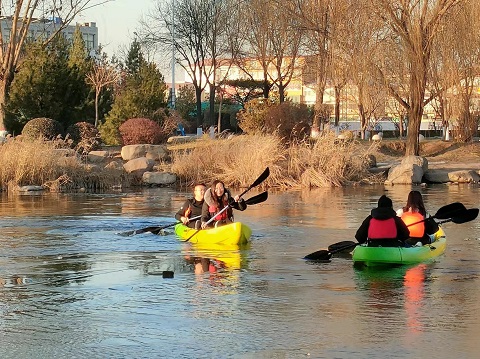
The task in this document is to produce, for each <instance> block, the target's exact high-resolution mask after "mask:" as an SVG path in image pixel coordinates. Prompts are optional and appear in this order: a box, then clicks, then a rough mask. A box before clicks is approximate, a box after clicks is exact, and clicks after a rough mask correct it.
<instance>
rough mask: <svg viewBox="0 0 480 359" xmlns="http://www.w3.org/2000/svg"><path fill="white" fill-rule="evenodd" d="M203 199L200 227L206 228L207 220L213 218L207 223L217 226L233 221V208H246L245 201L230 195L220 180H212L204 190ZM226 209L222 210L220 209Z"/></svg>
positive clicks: (241, 209)
mask: <svg viewBox="0 0 480 359" xmlns="http://www.w3.org/2000/svg"><path fill="white" fill-rule="evenodd" d="M204 198H205V201H204V202H203V208H202V228H206V227H207V226H208V225H207V222H208V221H209V220H210V219H212V218H215V220H214V221H212V222H211V223H210V224H209V225H210V226H212V227H213V226H215V227H216V226H219V225H223V224H227V223H232V222H233V210H232V209H233V208H234V209H238V210H240V211H244V210H245V209H246V208H247V204H246V203H245V201H244V200H243V199H241V198H239V196H238V195H237V196H235V197H232V194H231V193H230V191H229V190H228V189H227V188H225V184H224V183H223V182H222V181H219V180H215V181H213V183H212V185H211V186H210V188H208V189H207V190H206V191H205V197H204ZM227 206H228V209H227V210H225V211H223V212H222V209H224V208H225V207H227Z"/></svg>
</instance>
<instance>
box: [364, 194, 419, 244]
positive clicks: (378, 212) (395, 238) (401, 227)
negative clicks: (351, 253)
mask: <svg viewBox="0 0 480 359" xmlns="http://www.w3.org/2000/svg"><path fill="white" fill-rule="evenodd" d="M409 236H410V231H409V229H408V227H407V226H406V225H405V223H404V222H403V221H402V219H401V218H400V217H398V216H397V213H396V212H395V210H394V209H393V203H392V200H391V199H390V198H388V197H387V196H385V195H382V196H381V197H380V198H379V199H378V206H377V208H374V209H372V211H371V213H370V215H369V216H368V217H367V218H365V220H364V221H363V222H362V224H361V225H360V228H358V230H357V233H356V234H355V238H356V239H357V241H358V243H367V244H368V246H369V247H404V246H405V241H406V240H407V239H408V238H409Z"/></svg>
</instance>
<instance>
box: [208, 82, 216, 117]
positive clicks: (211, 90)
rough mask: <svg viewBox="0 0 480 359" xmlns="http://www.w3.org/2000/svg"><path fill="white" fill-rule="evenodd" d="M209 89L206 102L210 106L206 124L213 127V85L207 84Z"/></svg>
mask: <svg viewBox="0 0 480 359" xmlns="http://www.w3.org/2000/svg"><path fill="white" fill-rule="evenodd" d="M209 87H210V98H209V99H208V102H209V104H210V109H209V115H208V117H209V118H208V123H209V124H210V125H212V126H215V85H214V84H209Z"/></svg>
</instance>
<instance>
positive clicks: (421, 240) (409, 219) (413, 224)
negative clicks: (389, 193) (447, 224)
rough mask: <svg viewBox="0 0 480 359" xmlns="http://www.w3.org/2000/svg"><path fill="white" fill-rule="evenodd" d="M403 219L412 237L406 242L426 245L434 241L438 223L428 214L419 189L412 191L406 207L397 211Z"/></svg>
mask: <svg viewBox="0 0 480 359" xmlns="http://www.w3.org/2000/svg"><path fill="white" fill-rule="evenodd" d="M397 216H399V217H400V218H401V219H402V221H403V222H404V223H405V224H406V225H407V227H408V229H409V230H410V238H408V239H407V240H406V244H407V245H410V246H414V245H425V244H429V243H432V239H433V238H434V236H432V237H433V238H432V237H431V236H430V235H433V234H435V232H437V231H438V223H437V222H435V220H434V219H433V218H432V217H430V215H428V213H427V211H426V209H425V204H424V203H423V197H422V194H421V193H420V192H419V191H410V193H409V194H408V198H407V204H406V205H405V207H403V208H400V209H399V210H398V211H397Z"/></svg>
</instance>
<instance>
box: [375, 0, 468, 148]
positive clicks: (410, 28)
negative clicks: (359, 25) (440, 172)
mask: <svg viewBox="0 0 480 359" xmlns="http://www.w3.org/2000/svg"><path fill="white" fill-rule="evenodd" d="M366 1H367V2H372V3H373V4H374V8H373V9H374V10H375V12H376V16H379V18H380V19H382V20H383V21H384V24H385V28H384V31H385V35H386V36H385V41H389V45H390V49H391V50H393V49H395V51H394V52H392V51H389V52H388V53H386V54H385V55H386V56H387V55H390V56H395V57H403V58H404V60H405V61H406V62H407V65H408V69H409V74H408V77H409V79H408V92H406V93H402V92H400V91H399V90H398V88H397V87H396V86H394V85H393V84H392V82H391V79H395V77H396V69H395V68H394V67H393V68H392V67H389V68H380V67H379V71H380V73H381V74H382V77H383V78H384V81H385V83H386V85H387V87H388V89H389V92H390V95H391V96H393V97H394V98H395V99H396V100H397V101H398V102H399V103H400V104H401V105H402V106H403V107H405V108H406V110H407V113H408V125H407V131H408V132H407V143H406V155H418V154H419V151H420V147H419V139H418V135H419V133H420V125H421V120H422V117H423V112H424V106H425V105H426V104H427V103H428V102H430V101H431V99H432V96H430V97H428V98H425V97H426V96H425V94H426V86H427V81H428V79H429V72H428V69H429V64H430V61H431V55H432V50H433V44H434V39H435V37H436V36H437V35H438V32H439V30H440V28H441V25H442V24H443V21H444V18H445V16H446V15H447V14H449V13H450V12H451V11H453V9H454V7H455V6H456V5H459V4H461V3H462V2H464V1H465V0H423V1H406V0H366Z"/></svg>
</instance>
